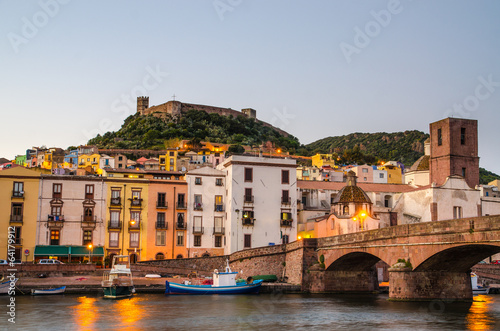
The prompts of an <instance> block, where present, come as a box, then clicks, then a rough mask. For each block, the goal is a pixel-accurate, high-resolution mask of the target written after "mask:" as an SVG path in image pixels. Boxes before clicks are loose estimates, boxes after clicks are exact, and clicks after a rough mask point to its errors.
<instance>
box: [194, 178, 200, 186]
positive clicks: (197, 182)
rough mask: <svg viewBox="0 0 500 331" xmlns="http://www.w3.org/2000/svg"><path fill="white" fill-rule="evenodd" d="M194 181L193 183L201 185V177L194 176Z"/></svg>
mask: <svg viewBox="0 0 500 331" xmlns="http://www.w3.org/2000/svg"><path fill="white" fill-rule="evenodd" d="M194 183H195V185H201V177H195V178H194Z"/></svg>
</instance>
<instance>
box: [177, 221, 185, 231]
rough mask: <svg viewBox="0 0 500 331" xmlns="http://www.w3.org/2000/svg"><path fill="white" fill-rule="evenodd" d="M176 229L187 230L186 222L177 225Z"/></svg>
mask: <svg viewBox="0 0 500 331" xmlns="http://www.w3.org/2000/svg"><path fill="white" fill-rule="evenodd" d="M175 228H176V229H177V230H186V223H185V222H177V223H175Z"/></svg>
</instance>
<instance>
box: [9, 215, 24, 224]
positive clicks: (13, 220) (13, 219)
mask: <svg viewBox="0 0 500 331" xmlns="http://www.w3.org/2000/svg"><path fill="white" fill-rule="evenodd" d="M22 222H23V215H10V223H22Z"/></svg>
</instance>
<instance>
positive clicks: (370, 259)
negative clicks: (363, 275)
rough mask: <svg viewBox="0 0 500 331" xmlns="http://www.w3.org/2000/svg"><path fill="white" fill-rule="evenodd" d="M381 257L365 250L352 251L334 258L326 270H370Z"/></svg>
mask: <svg viewBox="0 0 500 331" xmlns="http://www.w3.org/2000/svg"><path fill="white" fill-rule="evenodd" d="M378 261H381V259H380V258H379V257H378V256H375V255H373V254H370V253H367V252H352V253H347V254H345V255H342V256H340V257H339V258H337V259H336V260H334V261H333V262H332V263H330V265H328V267H327V268H326V271H370V270H371V269H372V268H373V266H374V265H375V264H376V263H377V262H378Z"/></svg>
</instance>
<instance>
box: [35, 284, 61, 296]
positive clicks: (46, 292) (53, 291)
mask: <svg viewBox="0 0 500 331" xmlns="http://www.w3.org/2000/svg"><path fill="white" fill-rule="evenodd" d="M65 291H66V286H61V287H58V288H49V289H37V290H35V289H31V295H51V294H63V293H64V292H65Z"/></svg>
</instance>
